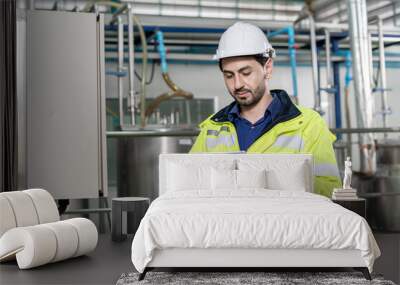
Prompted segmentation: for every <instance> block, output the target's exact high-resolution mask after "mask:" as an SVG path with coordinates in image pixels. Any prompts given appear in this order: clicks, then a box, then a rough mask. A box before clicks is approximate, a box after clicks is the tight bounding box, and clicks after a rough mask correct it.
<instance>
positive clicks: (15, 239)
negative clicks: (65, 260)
mask: <svg viewBox="0 0 400 285" xmlns="http://www.w3.org/2000/svg"><path fill="white" fill-rule="evenodd" d="M0 245H1V246H0V251H1V252H5V251H8V252H9V254H12V253H14V252H16V251H17V252H16V257H17V262H18V266H19V268H20V269H28V268H32V267H36V266H40V265H43V264H46V263H49V262H50V261H51V260H53V258H54V256H55V254H56V250H57V240H56V236H55V234H54V232H53V231H52V230H51V229H49V228H47V227H44V226H43V225H36V226H31V227H22V228H14V229H11V230H9V231H8V232H6V233H5V234H4V235H3V236H2V237H1V239H0Z"/></svg>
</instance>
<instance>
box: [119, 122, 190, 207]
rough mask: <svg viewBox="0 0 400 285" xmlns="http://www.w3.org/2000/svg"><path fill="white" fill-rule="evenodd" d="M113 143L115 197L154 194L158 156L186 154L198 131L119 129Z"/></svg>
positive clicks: (151, 195)
mask: <svg viewBox="0 0 400 285" xmlns="http://www.w3.org/2000/svg"><path fill="white" fill-rule="evenodd" d="M120 133H125V135H122V134H121V135H120V136H119V137H118V143H117V157H118V159H117V192H118V196H120V197H123V196H140V197H148V198H150V199H151V200H154V199H155V198H157V197H158V157H159V155H160V154H162V153H188V152H189V150H190V148H191V147H192V145H193V143H194V140H195V138H196V136H197V134H198V130H196V129H189V130H156V131H148V132H146V131H144V132H143V131H140V132H139V131H138V132H120Z"/></svg>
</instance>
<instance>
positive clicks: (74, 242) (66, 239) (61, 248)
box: [42, 221, 79, 262]
mask: <svg viewBox="0 0 400 285" xmlns="http://www.w3.org/2000/svg"><path fill="white" fill-rule="evenodd" d="M42 226H43V227H47V228H49V229H51V230H52V231H53V232H54V234H55V235H56V238H57V251H56V254H55V256H54V258H53V260H52V261H51V262H57V261H60V260H64V259H67V258H70V257H73V256H74V255H75V253H76V251H77V249H78V242H79V241H78V240H79V238H78V233H77V231H76V229H75V227H74V226H73V225H71V224H69V223H66V222H65V221H59V222H54V223H48V224H44V225H42Z"/></svg>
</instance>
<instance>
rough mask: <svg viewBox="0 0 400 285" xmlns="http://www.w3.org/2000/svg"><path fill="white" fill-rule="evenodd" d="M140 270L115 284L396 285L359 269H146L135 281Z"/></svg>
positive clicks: (124, 275) (124, 276)
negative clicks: (284, 270)
mask: <svg viewBox="0 0 400 285" xmlns="http://www.w3.org/2000/svg"><path fill="white" fill-rule="evenodd" d="M138 276H139V273H127V274H122V275H121V277H120V278H119V279H118V281H117V285H134V284H135V285H136V284H138V285H147V284H160V285H162V284H171V285H178V284H179V285H185V284H213V285H219V284H221V285H231V284H240V285H242V284H267V285H270V284H271V285H272V284H273V285H275V284H282V285H289V284H290V285H292V284H293V285H297V284H321V285H322V284H324V285H325V284H326V285H336V284H337V285H339V284H340V285H347V284H349V285H350V284H355V285H358V284H369V285H370V284H374V285H375V284H379V285H395V283H393V282H392V281H388V280H384V279H383V277H382V276H377V275H372V277H373V280H372V281H368V280H366V279H365V278H364V276H363V275H362V273H359V272H148V273H147V274H146V277H145V279H144V280H142V281H138Z"/></svg>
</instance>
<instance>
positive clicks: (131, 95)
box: [127, 4, 136, 126]
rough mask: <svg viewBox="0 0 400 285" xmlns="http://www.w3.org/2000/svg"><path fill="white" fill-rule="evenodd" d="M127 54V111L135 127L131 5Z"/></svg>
mask: <svg viewBox="0 0 400 285" xmlns="http://www.w3.org/2000/svg"><path fill="white" fill-rule="evenodd" d="M127 15H128V50H129V51H128V54H129V69H128V70H129V100H130V101H129V105H128V106H129V109H130V113H131V114H130V115H131V124H132V126H135V123H136V118H135V105H136V102H135V86H134V84H135V77H134V76H135V75H134V70H135V54H134V37H133V17H132V5H131V4H128V14H127Z"/></svg>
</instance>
